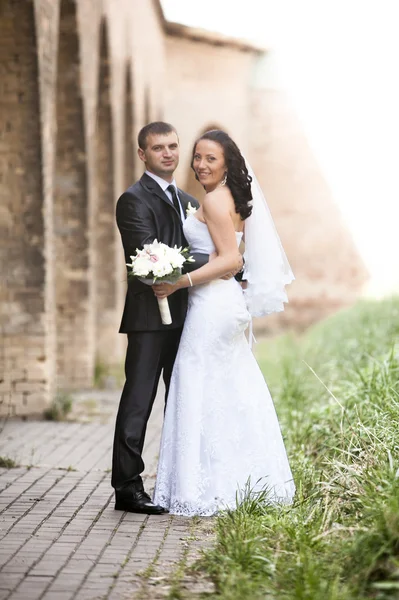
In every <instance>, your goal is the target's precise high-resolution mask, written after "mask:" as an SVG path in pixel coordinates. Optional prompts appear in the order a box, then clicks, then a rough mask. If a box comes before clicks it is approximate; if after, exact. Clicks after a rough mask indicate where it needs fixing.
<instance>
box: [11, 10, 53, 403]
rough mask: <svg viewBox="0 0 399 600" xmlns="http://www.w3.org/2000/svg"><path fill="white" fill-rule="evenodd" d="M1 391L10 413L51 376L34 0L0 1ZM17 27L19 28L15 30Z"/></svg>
mask: <svg viewBox="0 0 399 600" xmlns="http://www.w3.org/2000/svg"><path fill="white" fill-rule="evenodd" d="M1 11H2V12H1V21H2V26H1V36H0V53H1V58H2V60H1V75H0V86H1V109H0V113H1V121H2V123H1V146H0V153H1V154H0V160H1V163H0V170H1V173H0V186H1V196H2V201H1V234H0V254H1V274H2V283H3V285H2V286H1V291H0V294H1V307H2V308H1V314H2V331H1V334H2V345H3V353H2V354H3V355H2V359H3V364H2V365H1V367H2V376H1V379H2V382H1V383H0V386H1V387H0V390H1V397H2V400H3V403H4V405H6V406H7V410H8V407H10V409H11V410H12V412H16V411H17V407H18V410H22V411H23V410H26V409H28V408H29V397H30V395H31V396H33V397H34V398H35V400H36V401H39V403H40V404H41V405H42V406H43V405H44V404H43V403H42V402H41V399H42V398H43V397H44V396H45V394H46V392H47V391H48V390H47V382H46V374H45V371H46V319H45V316H46V314H45V313H46V302H45V292H44V289H43V282H44V280H45V277H46V273H45V271H46V257H45V255H44V235H45V232H44V228H45V225H44V220H43V182H42V168H41V167H42V156H41V150H40V149H41V129H40V101H39V75H38V58H37V54H36V50H35V49H36V33H35V20H34V10H33V4H32V3H31V2H26V3H25V2H24V3H22V2H15V1H12V0H8V1H3V2H2V4H1ZM17 32H18V35H16V33H17Z"/></svg>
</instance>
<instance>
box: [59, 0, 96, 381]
mask: <svg viewBox="0 0 399 600" xmlns="http://www.w3.org/2000/svg"><path fill="white" fill-rule="evenodd" d="M56 108H57V140H56V162H55V180H54V234H55V270H54V274H55V299H56V309H57V313H56V328H57V386H58V388H63V389H68V388H79V387H80V388H81V387H87V386H88V385H90V383H91V378H92V357H91V356H90V353H89V332H88V317H89V311H90V310H91V307H90V306H89V305H88V299H89V256H88V210H87V197H88V194H87V172H86V149H85V135H84V121H83V102H82V94H81V89H80V56H79V37H78V30H77V21H76V4H75V2H74V1H73V0H62V1H61V13H60V30H59V44H58V65H57V100H56Z"/></svg>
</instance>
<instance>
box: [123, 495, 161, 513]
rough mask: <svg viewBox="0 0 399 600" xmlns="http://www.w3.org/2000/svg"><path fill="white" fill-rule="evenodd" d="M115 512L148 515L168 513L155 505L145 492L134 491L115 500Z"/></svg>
mask: <svg viewBox="0 0 399 600" xmlns="http://www.w3.org/2000/svg"><path fill="white" fill-rule="evenodd" d="M115 510H124V511H126V512H132V513H143V514H146V515H163V514H165V513H167V512H168V511H167V510H166V509H165V508H163V507H162V506H159V504H154V503H153V502H152V500H151V498H150V496H149V495H148V494H146V493H145V491H144V490H139V491H132V492H131V493H130V494H129V495H128V496H127V495H124V496H123V497H120V496H119V497H118V496H117V495H116V498H115Z"/></svg>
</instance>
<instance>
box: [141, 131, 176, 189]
mask: <svg viewBox="0 0 399 600" xmlns="http://www.w3.org/2000/svg"><path fill="white" fill-rule="evenodd" d="M146 141H147V144H146V148H145V149H144V150H143V149H142V148H139V150H138V153H139V157H140V158H141V160H142V161H143V162H144V163H145V166H146V169H147V170H148V171H151V173H154V174H155V175H158V177H162V179H166V180H168V179H171V177H173V173H174V171H175V170H176V167H177V165H178V164H179V140H178V137H177V134H176V133H175V132H174V131H171V132H170V133H166V134H165V135H158V134H150V135H148V136H147V140H146Z"/></svg>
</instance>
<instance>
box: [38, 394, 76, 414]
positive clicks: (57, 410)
mask: <svg viewBox="0 0 399 600" xmlns="http://www.w3.org/2000/svg"><path fill="white" fill-rule="evenodd" d="M72 403H73V401H72V396H70V395H69V394H58V395H57V396H56V397H55V399H54V400H53V402H52V404H51V406H49V408H47V409H46V410H45V411H44V413H43V416H44V418H45V419H46V420H47V421H63V420H65V418H66V417H67V416H68V415H69V413H70V412H71V410H72Z"/></svg>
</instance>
